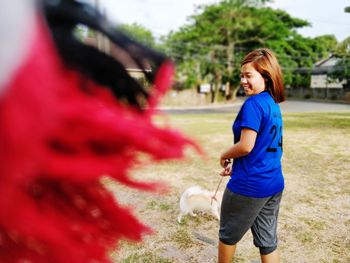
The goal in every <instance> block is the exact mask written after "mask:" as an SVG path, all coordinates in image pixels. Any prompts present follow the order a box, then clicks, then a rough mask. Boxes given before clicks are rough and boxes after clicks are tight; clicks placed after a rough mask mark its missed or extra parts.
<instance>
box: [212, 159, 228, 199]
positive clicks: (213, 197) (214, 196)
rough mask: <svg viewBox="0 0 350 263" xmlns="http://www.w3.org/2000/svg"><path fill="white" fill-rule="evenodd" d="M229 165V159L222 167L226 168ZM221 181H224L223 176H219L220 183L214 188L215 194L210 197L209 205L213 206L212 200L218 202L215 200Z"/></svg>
mask: <svg viewBox="0 0 350 263" xmlns="http://www.w3.org/2000/svg"><path fill="white" fill-rule="evenodd" d="M229 163H231V160H230V159H227V160H226V161H225V163H224V167H225V168H226V166H227V165H228V164H229ZM223 179H224V176H222V175H221V179H220V181H219V183H218V186H217V187H216V190H215V193H214V195H213V196H212V197H211V201H210V205H212V204H213V200H216V201H218V200H217V199H216V194H217V193H218V190H219V187H220V184H221V182H222V180H223Z"/></svg>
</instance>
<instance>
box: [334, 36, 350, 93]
mask: <svg viewBox="0 0 350 263" xmlns="http://www.w3.org/2000/svg"><path fill="white" fill-rule="evenodd" d="M334 55H335V56H336V57H337V58H339V61H338V62H337V64H336V65H335V67H334V70H333V72H331V74H330V77H331V79H333V80H339V81H343V80H346V84H345V88H346V89H347V90H349V91H350V37H348V38H347V39H345V40H344V41H342V42H341V43H339V44H338V45H337V47H336V49H335V51H334Z"/></svg>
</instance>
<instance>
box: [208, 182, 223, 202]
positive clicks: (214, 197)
mask: <svg viewBox="0 0 350 263" xmlns="http://www.w3.org/2000/svg"><path fill="white" fill-rule="evenodd" d="M223 179H224V176H221V179H220V181H219V183H218V186H217V187H216V190H215V194H214V195H213V196H212V197H211V201H210V205H212V204H213V200H216V201H218V200H217V199H216V194H217V193H218V190H219V187H220V184H221V182H222V180H223Z"/></svg>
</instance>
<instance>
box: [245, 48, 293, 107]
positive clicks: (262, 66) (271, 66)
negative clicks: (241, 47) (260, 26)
mask: <svg viewBox="0 0 350 263" xmlns="http://www.w3.org/2000/svg"><path fill="white" fill-rule="evenodd" d="M247 63H252V65H253V67H254V68H255V70H256V71H258V72H259V73H260V74H261V75H262V76H263V78H264V79H265V87H266V89H267V90H269V91H270V93H271V95H272V97H273V98H274V100H275V101H276V102H277V103H280V102H283V101H285V100H286V98H285V95H284V86H283V77H282V71H281V67H280V65H279V64H278V61H277V58H276V56H275V54H274V53H273V52H272V51H271V50H269V49H267V48H259V49H256V50H253V51H252V52H250V53H249V54H248V55H246V56H245V58H244V59H243V60H242V63H241V66H243V65H244V64H247Z"/></svg>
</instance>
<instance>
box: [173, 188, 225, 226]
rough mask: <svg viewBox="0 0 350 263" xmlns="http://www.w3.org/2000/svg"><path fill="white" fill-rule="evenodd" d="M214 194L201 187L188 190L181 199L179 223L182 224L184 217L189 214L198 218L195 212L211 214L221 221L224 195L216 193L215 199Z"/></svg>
mask: <svg viewBox="0 0 350 263" xmlns="http://www.w3.org/2000/svg"><path fill="white" fill-rule="evenodd" d="M214 194H215V192H210V191H208V190H204V189H202V188H201V187H199V186H191V187H189V188H187V189H186V191H185V192H184V193H183V194H182V195H181V198H180V214H179V216H178V218H177V221H178V222H179V223H181V221H182V217H183V216H184V215H187V214H190V215H191V216H196V214H195V213H194V210H196V211H203V212H210V213H211V214H212V215H213V216H215V217H216V218H217V219H218V220H220V215H219V211H220V207H221V200H222V193H221V192H218V193H216V196H215V198H213V196H214Z"/></svg>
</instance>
